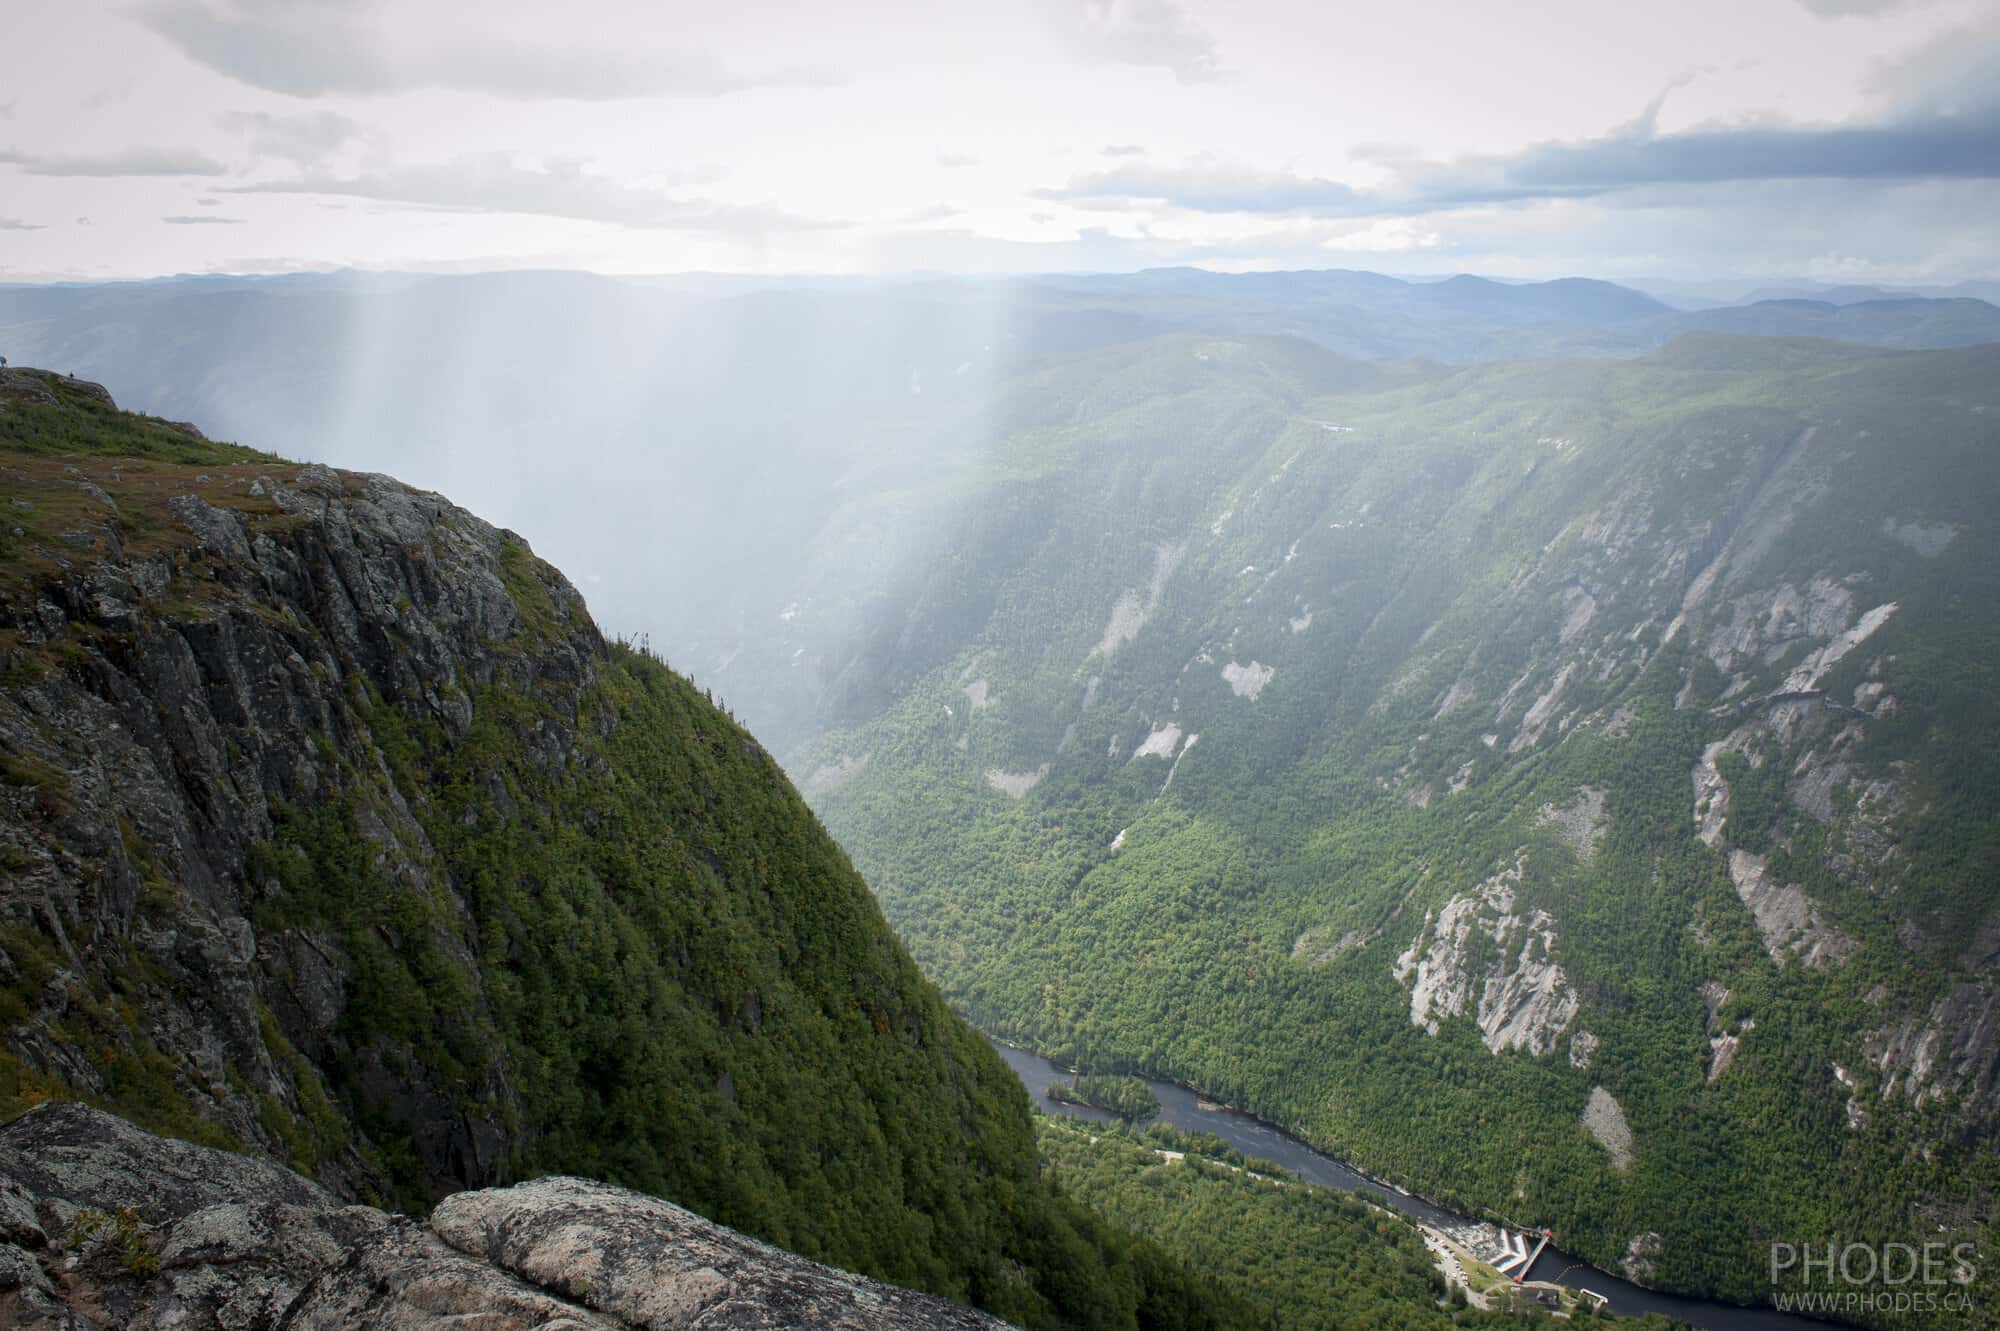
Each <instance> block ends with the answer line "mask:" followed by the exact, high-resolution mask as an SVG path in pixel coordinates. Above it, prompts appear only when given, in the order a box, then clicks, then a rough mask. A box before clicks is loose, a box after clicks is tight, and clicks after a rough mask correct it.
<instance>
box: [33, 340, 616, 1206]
mask: <svg viewBox="0 0 2000 1331" xmlns="http://www.w3.org/2000/svg"><path fill="white" fill-rule="evenodd" d="M23 380H26V381H28V382H29V383H38V381H36V380H34V379H33V378H31V377H30V376H28V375H25V374H19V373H17V374H16V376H15V377H14V378H13V380H11V381H10V382H12V383H19V382H21V381H23ZM40 386H41V388H42V391H44V392H47V391H48V387H47V385H46V384H45V383H43V384H40ZM92 387H94V386H92ZM96 391H97V392H100V393H101V392H102V390H101V389H98V390H96ZM24 396H25V395H24ZM30 400H33V399H30ZM105 400H106V401H108V398H107V399H105ZM0 475H3V476H4V478H5V482H6V488H7V490H8V491H9V493H10V496H11V500H10V503H11V507H12V509H13V512H12V513H11V514H10V515H8V516H9V517H10V518H11V520H12V521H13V522H14V523H15V524H16V528H17V530H19V531H20V533H21V534H20V535H18V536H16V537H15V538H14V541H15V543H16V546H17V550H16V556H17V557H16V559H15V560H13V561H11V562H12V566H11V567H10V568H9V569H8V570H7V574H8V576H7V578H6V595H5V600H4V602H3V603H0V635H4V639H0V640H4V641H5V643H6V644H7V647H8V648H9V670H10V679H11V683H12V684H13V687H10V688H7V689H6V690H4V692H0V744H4V746H5V749H6V752H7V755H8V761H9V764H10V767H9V781H8V784H7V785H6V787H5V788H4V792H0V798H3V799H4V801H5V812H4V814H0V846H4V848H5V854H6V856H7V865H8V873H7V877H6V879H5V883H4V886H0V917H3V918H4V919H5V921H6V922H7V925H8V927H9V928H10V929H11V931H12V932H11V933H10V934H9V941H10V945H9V946H8V947H7V948H6V950H5V953H4V954H0V980H4V981H5V982H7V983H8V984H9V985H10V986H12V987H13V988H15V990H16V991H17V992H19V993H20V994H22V996H23V998H24V999H25V1002H26V1005H27V1009H28V1010H27V1011H26V1012H24V1013H21V1014H17V1016H18V1017H19V1019H18V1020H16V1021H15V1022H14V1023H13V1028H14V1029H13V1036H12V1039H11V1040H10V1041H9V1044H10V1046H11V1049H12V1051H13V1053H14V1054H15V1056H16V1057H18V1058H19V1059H20V1061H21V1062H22V1064H24V1065H25V1067H26V1069H28V1070H30V1074H31V1075H32V1074H33V1073H41V1074H47V1075H53V1076H56V1077H60V1078H61V1079H62V1080H63V1081H64V1082H65V1083H66V1084H67V1085H68V1086H69V1087H70V1088H72V1089H73V1090H74V1091H77V1092H83V1093H89V1094H94V1095H105V1096H114V1095H115V1094H116V1092H117V1090H118V1086H117V1085H116V1084H115V1083H117V1082H119V1081H120V1080H130V1079H131V1078H132V1077H133V1074H134V1071H135V1070H136V1071H137V1072H138V1075H139V1076H140V1077H142V1078H151V1079H153V1080H155V1081H157V1082H158V1083H160V1086H159V1089H161V1090H162V1091H170V1092H171V1093H172V1094H174V1095H176V1096H178V1097H180V1098H182V1099H183V1100H185V1101H186V1103H187V1104H188V1106H189V1110H190V1112H191V1114H192V1116H193V1117H194V1118H196V1119H198V1120H200V1121H202V1122H204V1123H207V1124H211V1125H213V1126H214V1127H215V1128H216V1129H219V1130H221V1131H222V1132H224V1133H226V1134H228V1135H229V1136H230V1137H232V1138H234V1139H235V1140H237V1141H241V1142H245V1143H250V1144H254V1145H256V1146H258V1147H260V1148H262V1149H264V1150H266V1151H269V1152H270V1153H272V1154H274V1155H278V1156H280V1157H281V1158H282V1157H285V1156H287V1155H289V1154H290V1153H291V1149H292V1148H291V1146H290V1145H288V1143H287V1142H286V1141H285V1140H284V1135H283V1132H282V1131H280V1130H279V1129H278V1128H277V1127H275V1126H274V1125H276V1124H282V1123H288V1122H291V1121H294V1120H298V1121H307V1120H310V1119H311V1118H312V1117H313V1115H314V1114H315V1113H320V1112H322V1102H323V1100H324V1092H323V1091H322V1089H321V1087H320V1084H319V1083H320V1077H319V1074H318V1073H316V1072H314V1071H313V1070H312V1069H313V1066H314V1065H315V1064H316V1063H320V1062H323V1061H325V1060H326V1059H327V1058H328V1056H329V1053H330V1051H331V1050H332V1049H333V1048H334V1046H335V1045H336V1043H337V1041H338V1040H339V1039H340V1025H341V1019H342V1016H343V1013H344V1012H345V1010H346V1008H347V1006H348V999H349V991H350V988H351V984H352V980H353V973H354V968H355V959H354V958H353V957H352V956H351V955H349V954H348V952H347V950H346V949H345V948H344V946H343V944H342V941H341V940H340V939H338V938H336V937H334V936H333V934H332V933H331V932H329V930H328V929H327V928H325V927H323V926H322V927H313V926H312V925H310V924H301V925H296V926H292V927H285V928H275V929H265V930H261V931H260V930H259V929H257V928H256V927H255V926H254V924H253V916H254V915H255V914H256V911H257V906H258V903H259V901H260V899H263V898H267V897H268V896H269V893H268V891H267V886H268V879H269V877H270V876H271V875H270V874H269V873H268V871H266V873H265V874H264V875H263V876H264V878H265V879H266V880H267V881H262V882H260V874H259V870H258V868H257V866H256V864H255V863H254V861H255V860H256V858H257V857H256V855H255V853H254V852H255V851H256V848H258V847H262V846H268V845H270V844H271V843H272V842H273V841H274V839H276V838H277V836H278V830H277V827H276V825H275V820H276V819H278V818H280V817H282V816H283V812H284V811H285V810H287V809H293V808H301V807H311V806H314V805H317V804H320V803H322V802H324V801H325V800H327V799H328V798H330V797H333V796H334V795H335V794H336V793H337V791H338V789H339V787H340V784H341V772H340V769H341V767H342V765H343V764H346V765H348V766H350V767H352V766H354V765H357V764H358V765H362V766H367V765H375V766H379V765H380V764H381V763H382V761H383V760H382V758H381V757H380V756H379V751H378V746H377V745H376V743H375V742H374V736H373V735H372V733H371V728H370V726H369V724H368V720H367V717H366V713H367V712H368V711H369V710H370V709H371V707H372V706H374V705H376V704H375V702H374V701H373V700H381V699H399V700H403V702H404V704H405V706H406V707H407V709H408V710H409V711H410V712H412V713H415V714H417V715H419V716H421V717H422V718H424V719H425V720H427V721H429V722H431V723H433V724H434V725H435V726H436V727H437V728H438V730H439V732H440V733H441V734H442V735H443V736H444V737H445V739H446V740H447V742H450V741H453V740H457V739H461V738H462V737H463V736H464V734H465V732H466V730H467V728H468V727H469V726H470V725H471V722H472V715H473V706H472V698H473V695H474V694H475V693H478V692H480V691H482V690H491V689H494V688H496V687H502V688H507V689H511V690H513V691H516V692H523V693H534V694H536V695H537V696H540V697H542V698H544V699H546V700H547V701H548V703H549V706H548V709H547V712H546V714H545V715H544V716H542V717H541V718H539V719H538V724H537V726H536V728H535V732H534V734H533V735H532V736H531V737H529V742H530V743H531V744H532V746H533V750H534V753H535V757H536V759H537V761H539V762H542V763H544V764H545V765H547V766H548V767H549V768H550V769H551V770H557V771H559V770H560V769H561V768H562V767H563V766H564V765H565V764H566V763H568V762H570V761H572V760H574V758H575V756H576V755H575V746H576V737H577V735H576V732H577V725H578V710H579V707H580V706H581V702H582V698H583V696H584V694H585V691H586V690H587V689H588V688H589V687H590V685H591V684H592V683H593V682H594V681H595V680H596V679H597V677H598V675H599V673H600V672H601V670H602V669H603V666H604V663H605V660H606V651H607V649H606V646H605V643H604V642H603V640H602V639H601V638H600V637H599V635H598V632H597V630H596V628H595V627H594V626H593V625H592V624H591V622H590V620H589V618H588V616H587V615H586V614H585V613H584V611H583V606H582V600H581V598H580V597H579V596H578V595H577V594H576V592H575V590H574V589H573V588H571V587H570V586H569V584H568V583H567V582H566V581H564V580H563V579H562V577H561V576H560V575H559V574H557V573H555V571H554V570H552V569H550V568H548V567H547V566H546V565H544V564H542V563H541V562H540V561H538V560H536V559H534V558H533V556H532V555H530V554H529V553H528V552H527V549H526V546H525V545H524V544H523V543H522V542H520V540H519V539H518V538H516V537H513V536H511V535H510V534H508V533H505V532H502V531H499V530H498V529H496V528H494V527H492V526H491V525H489V524H487V523H485V522H483V521H481V520H480V519H478V518H476V517H474V516H473V515H472V514H470V513H467V512H466V511H465V510H463V509H460V508H457V507H455V506H453V505H451V504H450V503H448V502H446V501H445V500H444V499H442V498H440V497H439V496H437V495H431V494H424V493H420V492H418V491H415V490H412V489H410V488H409V487H407V486H404V485H402V484H400V483H398V482H396V481H393V480H391V479H389V478H387V477H383V476H354V475H347V474H342V473H338V472H334V471H332V470H330V469H328V468H326V467H320V466H304V467H301V466H296V465H288V464H281V463H277V462H276V461H275V460H271V461H256V462H237V463H233V464H231V463H227V462H225V463H223V464H222V465H209V466H205V467H204V468H203V469H202V470H199V471H192V470H190V469H189V468H188V467H186V466H185V465H183V464H177V463H173V462H166V461H144V460H135V459H130V458H121V457H107V456H77V457H75V458H73V459H70V458H65V459H62V460H56V459H43V458H31V457H26V456H18V457H10V458H8V459H6V460H5V461H4V462H0ZM24 523H25V524H31V525H29V526H23V525H22V524H24ZM510 579H511V580H512V583H513V586H512V588H511V589H510V585H509V580H510ZM523 604H530V605H532V606H533V607H534V608H535V609H536V610H537V611H539V613H540V614H541V616H542V618H541V620H540V621H539V622H537V623H536V624H533V625H531V624H530V623H529V622H528V621H527V619H526V618H525V617H524V614H523V611H522V605H523ZM370 787H371V798H370V800H369V805H368V807H367V809H366V810H365V813H364V815H363V818H362V821H361V822H360V823H359V825H358V828H357V830H358V833H359V835H360V838H361V839H362V841H363V842H364V843H365V844H366V846H367V848H368V852H369V854H370V855H372V856H373V857H374V859H375V861H376V864H377V865H378V866H379V867H380V868H381V870H382V871H383V872H384V873H385V874H387V875H388V876H390V877H392V878H393V879H395V880H398V881H399V882H401V883H403V884H405V885H406V886H407V887H408V888H409V889H410V890H411V891H412V892H413V893H417V894H420V895H422V896H423V897H425V898H426V899H428V900H430V901H433V902H435V903H436V904H437V905H438V907H439V909H438V910H437V911H436V912H435V913H434V914H433V918H432V919H431V920H430V921H429V922H428V923H429V929H430V931H431V933H432V935H433V937H434V938H435V940H436V942H437V944H438V945H439V946H440V947H441V948H442V949H443V950H445V951H446V952H447V953H449V954H450V955H451V956H452V958H453V959H454V960H455V961H457V962H458V963H459V965H460V967H461V968H462V970H463V971H464V972H466V973H467V974H474V975H476V966H475V964H474V963H475V958H474V956H473V948H472V944H471V943H470V942H469V941H468V940H467V937H466V935H467V932H468V929H469V925H470V920H469V918H468V917H467V915H466V912H465V910H464V907H463V905H462V903H459V902H456V901H454V900H453V899H452V897H451V896H450V895H449V893H448V892H447V891H446V890H445V886H446V885H445V884H444V883H442V882H440V881H438V878H439V875H438V873H437V868H438V854H437V850H436V847H435V846H434V845H432V843H431V841H430V839H429V836H428V835H427V833H426V831H425V829H424V827H423V825H422V823H421V822H420V820H419V819H418V817H417V816H416V815H415V813H414V812H413V811H412V809H411V807H410V803H409V801H408V800H407V798H406V797H405V796H404V794H403V793H402V791H400V790H399V789H398V788H397V786H396V784H395V783H394V782H391V781H377V782H372V783H370ZM385 923H386V921H385ZM121 1003H122V1005H123V1007H122V1009H121ZM474 1004H475V1006H476V1005H477V999H476V998H475V1000H474ZM360 1057H361V1059H362V1062H363V1064H364V1066H363V1067H361V1068H360V1069H359V1070H358V1073H357V1077H358V1080H359V1081H361V1082H362V1083H364V1084H365V1086H366V1094H367V1095H368V1097H369V1098H370V1099H371V1100H372V1101H373V1102H375V1103H376V1104H378V1105H379V1106H381V1107H382V1108H383V1110H384V1112H385V1113H387V1114H388V1115H390V1116H391V1117H392V1118H393V1119H394V1120H396V1121H398V1122H400V1123H402V1124H405V1125H407V1127H408V1128H409V1130H410V1131H411V1133H412V1134H413V1141H414V1146H415V1150H416V1154H417V1158H418V1160H419V1161H420V1163H421V1166H422V1169H423V1171H424V1173H425V1175H426V1177H427V1178H428V1179H429V1180H431V1181H432V1183H433V1185H434V1186H435V1185H441V1184H443V1183H445V1182H456V1183H461V1184H464V1183H479V1182H485V1181H489V1180H491V1179H492V1178H493V1177H494V1171H495V1169H496V1168H497V1166H498V1164H499V1159H500V1155H501V1153H502V1151H503V1149H504V1147H503V1138H504V1132H505V1128H504V1123H505V1120H506V1118H507V1116H508V1115H509V1113H518V1106H517V1105H516V1104H515V1098H516V1097H515V1094H514V1091H513V1088H512V1086H511V1083H510V1080H509V1078H508V1076H507V1073H506V1070H505V1069H504V1067H498V1066H495V1067H491V1068H489V1069H487V1070H486V1071H485V1075H484V1078H483V1084H482V1085H481V1086H480V1092H481V1094H480V1095H479V1096H478V1100H479V1101H481V1102H482V1103H483V1106H484V1107H483V1108H480V1109H470V1108H467V1107H465V1105H464V1104H463V1103H455V1102H454V1097H453V1096H452V1094H451V1093H450V1091H449V1090H448V1089H447V1088H445V1087H444V1086H442V1085H440V1083H439V1079H438V1078H437V1077H436V1076H434V1075H431V1074H430V1073H429V1072H427V1071H426V1070H425V1069H424V1068H423V1067H422V1065H421V1064H419V1063H413V1062H412V1061H410V1060H407V1059H398V1058H395V1057H393V1056H390V1055H389V1054H388V1052H387V1051H367V1050H364V1051H360ZM134 1064H137V1065H138V1068H137V1069H134V1068H133V1066H132V1065H134ZM459 1099H460V1100H462V1097H459ZM274 1109H275V1110H276V1111H277V1112H273V1111H274ZM327 1145H328V1147H329V1148H330V1149H328V1150H327V1151H326V1152H325V1154H324V1158H322V1159H321V1160H320V1161H319V1162H318V1163H319V1164H320V1166H321V1171H322V1174H323V1176H324V1177H326V1178H327V1180H328V1181H329V1182H331V1183H334V1184H335V1185H336V1186H342V1187H345V1188H347V1189H348V1190H350V1191H351V1190H354V1189H364V1190H365V1189H368V1188H370V1187H379V1186H380V1185H381V1183H382V1180H381V1179H380V1178H379V1170H378V1169H376V1168H375V1167H374V1166H373V1165H371V1164H370V1162H369V1161H368V1160H367V1159H366V1158H365V1155H364V1153H363V1152H361V1151H360V1150H359V1149H357V1148H356V1146H355V1145H354V1144H352V1143H350V1144H348V1145H347V1146H346V1147H345V1148H344V1149H343V1148H337V1147H334V1144H333V1143H328V1144H327Z"/></svg>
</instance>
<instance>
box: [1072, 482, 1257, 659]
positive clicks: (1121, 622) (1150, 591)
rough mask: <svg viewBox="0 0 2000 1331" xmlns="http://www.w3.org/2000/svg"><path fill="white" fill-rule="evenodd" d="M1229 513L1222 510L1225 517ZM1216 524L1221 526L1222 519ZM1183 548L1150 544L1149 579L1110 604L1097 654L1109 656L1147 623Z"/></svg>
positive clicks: (1156, 606)
mask: <svg viewBox="0 0 2000 1331" xmlns="http://www.w3.org/2000/svg"><path fill="white" fill-rule="evenodd" d="M1228 516H1229V515H1228V514H1226V513H1225V514H1223V518H1224V519H1227V517H1228ZM1216 525H1217V526H1218V527H1220V525H1221V523H1220V522H1218V523H1217V524H1216ZM1186 552H1187V547H1186V546H1184V545H1168V544H1167V543H1166V542H1164V541H1163V542H1161V543H1160V544H1158V545H1156V546H1154V547H1153V577H1152V580H1151V581H1150V582H1149V583H1148V584H1147V587H1146V590H1145V591H1144V592H1143V593H1142V592H1140V591H1138V590H1136V589H1133V590H1128V591H1126V592H1125V593H1123V594H1122V595H1121V596H1119V598H1118V601H1117V603H1116V604H1115V605H1113V606H1112V607H1111V619H1110V621H1109V622H1107V623H1106V624H1105V626H1104V636H1103V637H1101V638H1099V639H1098V642H1097V648H1096V655H1098V656H1109V655H1111V654H1112V653H1113V652H1115V651H1117V650H1118V649H1119V648H1120V647H1123V646H1124V645H1125V644H1126V643H1128V642H1130V641H1132V639H1134V638H1136V637H1138V636H1139V630H1140V629H1142V628H1144V627H1145V626H1146V621H1147V620H1148V619H1150V618H1151V617H1152V614H1153V611H1155V610H1157V609H1159V607H1160V596H1161V595H1162V594H1163V593H1164V592H1165V591H1166V590H1167V579H1169V578H1171V577H1173V575H1174V569H1175V568H1176V567H1177V566H1178V565H1179V564H1180V562H1181V556H1182V555H1183V554H1185V553H1186Z"/></svg>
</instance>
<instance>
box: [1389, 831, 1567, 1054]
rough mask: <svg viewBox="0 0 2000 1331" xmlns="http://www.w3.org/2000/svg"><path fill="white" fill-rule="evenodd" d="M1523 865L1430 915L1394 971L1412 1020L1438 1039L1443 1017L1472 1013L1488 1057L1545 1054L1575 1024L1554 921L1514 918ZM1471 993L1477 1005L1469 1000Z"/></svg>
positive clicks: (1542, 914) (1536, 915) (1542, 916)
mask: <svg viewBox="0 0 2000 1331" xmlns="http://www.w3.org/2000/svg"><path fill="white" fill-rule="evenodd" d="M1521 873H1522V863H1521V862H1520V861H1516V862H1515V864H1514V866H1513V867H1512V868H1509V869H1505V870H1502V871H1501V872H1500V873H1497V874H1495V875H1494V876H1493V877H1491V878H1489V879H1487V880H1486V881H1485V882H1484V883H1481V884H1480V885H1479V887H1478V888H1477V889H1475V890H1474V891H1473V892H1472V893H1471V894H1469V895H1466V896H1456V897H1453V898H1452V899H1451V900H1450V901H1448V902H1446V903H1445V905H1444V907H1443V909H1441V910H1440V911H1438V913H1437V914H1436V916H1435V917H1433V916H1431V915H1430V914H1429V913H1428V912H1427V913H1426V914H1425V916H1424V925H1423V928H1422V929H1421V930H1419V931H1418V934H1417V937H1416V939H1415V940H1414V941H1413V942H1412V943H1411V944H1410V946H1409V947H1408V948H1407V949H1406V950H1405V951H1404V952H1403V953H1402V955H1401V956H1399V957H1397V958H1396V963H1395V966H1394V968H1393V973H1394V975H1395V977H1396V979H1397V981H1398V982H1399V983H1407V984H1409V985H1410V1021H1411V1023H1412V1024H1413V1025H1416V1026H1421V1027H1423V1028H1424V1030H1425V1031H1427V1032H1429V1033H1430V1034H1431V1035H1436V1034H1437V1033H1438V1030H1439V1029H1440V1023H1441V1022H1442V1021H1444V1020H1445V1019H1446V1018H1449V1017H1458V1016H1464V1015H1466V1013H1467V1012H1468V1010H1470V1011H1472V1012H1473V1014H1474V1015H1475V1019H1476V1020H1477V1021H1478V1024H1479V1030H1480V1035H1481V1038H1482V1039H1483V1040H1484V1042H1485V1044H1486V1047H1487V1048H1488V1049H1490V1050H1492V1051H1493V1052H1494V1053H1496V1054H1498V1053H1502V1052H1504V1051H1506V1050H1509V1049H1525V1050H1527V1051H1528V1052H1529V1053H1531V1054H1543V1053H1547V1052H1548V1051H1549V1050H1551V1049H1553V1048H1555V1046H1556V1043H1557V1038H1558V1037H1559V1036H1561V1035H1562V1033H1563V1032H1564V1031H1566V1030H1568V1029H1569V1026H1570V1023H1571V1022H1573V1021H1575V1020H1576V1014H1577V1009H1578V1007H1579V1000H1578V998H1577V995H1576V991H1575V990H1574V989H1572V988H1571V987H1570V985H1569V980H1568V977H1567V976H1565V975H1564V974H1563V969H1562V967H1561V966H1560V965H1559V964H1557V963H1556V961H1555V959H1554V953H1555V945H1556V941H1557V935H1556V927H1555V920H1554V918H1553V917H1551V916H1550V915H1549V914H1548V912H1547V911H1540V910H1537V911H1533V912H1531V913H1529V914H1527V915H1525V916H1523V915H1519V914H1516V913H1515V910H1514V902H1515V889H1516V888H1517V887H1518V886H1519V884H1520V881H1521ZM1475 994H1476V999H1475Z"/></svg>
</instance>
